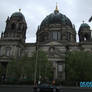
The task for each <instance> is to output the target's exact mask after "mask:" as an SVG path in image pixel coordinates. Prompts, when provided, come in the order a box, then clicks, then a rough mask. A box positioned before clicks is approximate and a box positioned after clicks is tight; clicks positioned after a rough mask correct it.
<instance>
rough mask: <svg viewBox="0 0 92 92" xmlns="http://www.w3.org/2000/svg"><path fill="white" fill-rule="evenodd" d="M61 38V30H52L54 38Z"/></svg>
mask: <svg viewBox="0 0 92 92" xmlns="http://www.w3.org/2000/svg"><path fill="white" fill-rule="evenodd" d="M60 39H61V33H60V32H55V31H54V32H52V40H60Z"/></svg>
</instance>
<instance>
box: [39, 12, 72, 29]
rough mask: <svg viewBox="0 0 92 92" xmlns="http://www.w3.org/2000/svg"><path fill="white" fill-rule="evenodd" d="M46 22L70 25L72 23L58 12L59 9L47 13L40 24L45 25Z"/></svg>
mask: <svg viewBox="0 0 92 92" xmlns="http://www.w3.org/2000/svg"><path fill="white" fill-rule="evenodd" d="M46 24H62V25H68V26H71V27H72V23H71V21H70V19H69V18H68V17H66V16H65V15H63V14H61V13H59V11H54V13H51V14H50V15H48V16H47V17H46V18H45V19H44V20H43V21H42V23H41V26H45V25H46Z"/></svg>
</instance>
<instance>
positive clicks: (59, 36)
mask: <svg viewBox="0 0 92 92" xmlns="http://www.w3.org/2000/svg"><path fill="white" fill-rule="evenodd" d="M58 40H61V33H60V32H58Z"/></svg>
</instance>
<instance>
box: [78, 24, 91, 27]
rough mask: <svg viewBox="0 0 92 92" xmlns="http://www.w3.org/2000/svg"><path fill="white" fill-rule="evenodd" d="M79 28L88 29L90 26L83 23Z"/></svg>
mask: <svg viewBox="0 0 92 92" xmlns="http://www.w3.org/2000/svg"><path fill="white" fill-rule="evenodd" d="M80 27H90V26H89V25H88V24H87V23H83V24H81V26H80Z"/></svg>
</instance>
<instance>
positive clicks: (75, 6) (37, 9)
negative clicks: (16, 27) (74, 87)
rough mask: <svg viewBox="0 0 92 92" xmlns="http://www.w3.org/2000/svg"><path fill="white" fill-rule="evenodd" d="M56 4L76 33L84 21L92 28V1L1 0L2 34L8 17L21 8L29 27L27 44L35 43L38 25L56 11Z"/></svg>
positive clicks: (0, 23)
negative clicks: (68, 19) (91, 20)
mask: <svg viewBox="0 0 92 92" xmlns="http://www.w3.org/2000/svg"><path fill="white" fill-rule="evenodd" d="M56 2H57V3H58V7H59V11H60V12H61V13H62V14H65V15H66V16H67V17H68V18H70V20H71V22H72V23H73V24H75V27H76V32H78V29H79V26H80V25H81V23H82V21H83V20H84V21H85V22H86V23H88V24H89V25H90V26H92V23H89V22H88V19H89V18H90V17H91V16H92V0H0V33H1V32H2V31H4V30H5V25H6V23H5V21H6V19H7V17H8V16H11V15H12V13H14V12H16V11H18V10H19V8H21V12H22V13H23V15H24V16H25V19H26V22H27V27H28V28H27V34H26V37H27V38H26V42H35V41H36V34H35V33H36V31H37V27H38V25H40V23H41V22H42V20H43V19H44V18H45V17H46V16H47V15H49V14H50V13H52V12H53V11H54V9H55V7H56ZM77 39H78V36H77Z"/></svg>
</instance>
